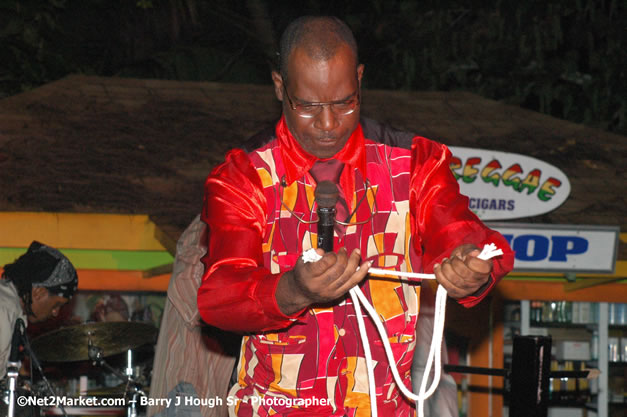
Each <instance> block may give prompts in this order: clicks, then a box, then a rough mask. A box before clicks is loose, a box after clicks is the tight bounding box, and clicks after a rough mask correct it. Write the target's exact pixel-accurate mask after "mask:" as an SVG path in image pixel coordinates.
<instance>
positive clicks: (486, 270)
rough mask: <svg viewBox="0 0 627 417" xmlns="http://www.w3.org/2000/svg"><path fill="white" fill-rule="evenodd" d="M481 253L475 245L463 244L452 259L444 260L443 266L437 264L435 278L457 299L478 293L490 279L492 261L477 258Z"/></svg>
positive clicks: (452, 253) (453, 254)
mask: <svg viewBox="0 0 627 417" xmlns="http://www.w3.org/2000/svg"><path fill="white" fill-rule="evenodd" d="M479 253H481V251H480V250H479V248H477V247H476V246H475V245H471V244H463V245H460V246H458V247H456V248H455V249H454V250H453V252H451V257H450V258H444V259H443V260H442V263H441V264H435V266H434V267H433V272H434V273H435V278H436V280H437V281H438V283H439V284H440V285H442V286H443V287H444V288H445V289H446V291H447V292H448V295H450V296H451V297H453V298H455V299H460V298H464V297H467V296H469V295H472V294H474V293H476V292H477V291H478V290H479V289H480V288H481V287H483V286H484V285H485V284H486V283H487V282H488V280H489V279H490V273H491V272H492V261H491V260H487V261H484V260H482V259H479V258H477V255H479Z"/></svg>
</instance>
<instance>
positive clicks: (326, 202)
mask: <svg viewBox="0 0 627 417" xmlns="http://www.w3.org/2000/svg"><path fill="white" fill-rule="evenodd" d="M339 196H340V192H339V190H338V189H337V184H334V183H333V182H331V181H320V182H319V183H318V185H317V186H316V189H315V191H314V197H315V199H316V202H317V203H318V207H324V208H334V207H335V204H337V199H338V197H339Z"/></svg>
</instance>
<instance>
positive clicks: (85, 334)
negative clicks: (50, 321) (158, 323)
mask: <svg viewBox="0 0 627 417" xmlns="http://www.w3.org/2000/svg"><path fill="white" fill-rule="evenodd" d="M157 333H158V330H157V329H156V328H155V327H154V326H153V325H151V324H147V323H142V322H122V321H120V322H93V323H86V324H78V325H73V326H68V327H62V328H59V329H57V330H53V331H51V332H49V333H46V334H43V335H41V336H39V337H37V338H35V339H34V340H33V341H32V342H30V343H28V341H26V343H24V347H25V350H26V351H27V353H29V355H30V360H31V363H32V364H33V366H34V367H36V368H37V369H38V370H39V373H40V374H41V376H42V379H41V381H39V382H38V383H35V384H24V381H22V383H21V384H18V386H19V388H18V389H16V390H13V392H12V398H14V399H18V398H19V397H20V396H25V395H26V396H30V397H31V398H33V399H37V398H39V399H40V401H38V402H37V401H34V400H32V401H30V402H28V403H27V404H28V405H29V406H28V407H23V406H22V404H18V405H17V406H15V404H14V405H13V406H11V402H10V400H9V397H10V396H9V392H8V391H7V389H6V387H0V388H1V389H2V392H4V393H5V395H3V397H5V398H4V401H2V399H0V417H2V415H5V414H7V413H6V411H5V409H8V410H9V411H11V410H14V413H15V415H9V414H7V415H8V417H22V416H25V415H27V416H29V417H31V416H53V415H64V416H68V415H79V416H110V415H125V414H126V415H127V417H135V416H137V413H138V405H139V403H140V401H139V400H140V397H142V396H144V397H145V396H147V394H146V391H147V388H146V387H145V386H144V385H145V384H146V380H147V378H145V376H144V375H142V372H141V370H140V369H141V367H139V366H136V364H135V361H136V352H137V350H138V349H142V348H143V347H144V346H152V345H154V343H155V341H156V336H157ZM123 354H126V361H125V362H126V364H125V365H126V367H125V369H124V370H123V371H121V370H119V369H116V367H114V366H111V365H110V364H109V363H108V362H107V361H105V358H111V359H114V360H116V358H112V357H116V356H119V357H121V356H122V355H123ZM119 357H118V358H117V359H119ZM40 361H42V362H45V363H46V364H48V363H53V362H54V363H60V364H59V365H63V366H64V365H70V366H72V364H71V362H81V361H83V362H84V361H89V362H91V366H88V367H90V368H92V369H97V370H100V371H101V372H103V373H106V374H107V375H108V376H109V377H111V376H113V378H114V380H115V379H118V380H119V384H118V385H115V386H112V387H109V386H106V387H102V388H96V389H91V390H88V389H87V388H88V386H87V376H81V377H80V388H79V392H78V396H76V394H77V393H75V392H69V391H70V390H67V389H66V390H59V389H58V387H57V389H55V388H53V386H52V384H51V383H50V382H49V381H48V379H47V378H46V376H45V375H44V372H43V370H42V368H41V365H40V363H39V362H40ZM66 362H67V363H68V364H64V363H66ZM74 367H75V368H81V367H80V366H74ZM82 368H84V367H82ZM20 378H21V377H20ZM25 387H26V388H25ZM58 391H60V392H58ZM61 394H63V395H61ZM66 394H68V395H69V397H68V395H66ZM81 397H82V398H81ZM86 397H89V398H91V402H90V403H89V404H87V405H85V401H84V398H86ZM79 399H80V401H79ZM98 399H107V400H106V401H99V400H98ZM113 399H115V400H116V401H114V400H113ZM43 400H46V401H43ZM18 403H19V402H18ZM35 403H37V406H36V407H33V406H32V405H33V404H35ZM42 403H45V404H42ZM94 404H96V405H94ZM105 404H106V405H105ZM112 404H113V405H112Z"/></svg>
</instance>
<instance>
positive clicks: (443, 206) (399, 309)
mask: <svg viewBox="0 0 627 417" xmlns="http://www.w3.org/2000/svg"><path fill="white" fill-rule="evenodd" d="M362 124H363V123H362ZM362 124H360V125H359V126H358V127H357V128H356V129H355V131H354V132H353V134H352V135H351V137H350V138H349V140H348V142H347V144H346V146H345V147H344V148H343V150H342V151H340V152H339V153H338V154H337V155H336V156H335V158H336V159H339V160H341V161H342V162H344V163H345V164H346V168H345V169H344V170H343V171H342V175H341V177H340V186H341V188H342V192H343V195H344V196H347V197H348V198H347V199H346V200H347V201H346V202H347V204H348V206H349V213H352V218H351V223H353V224H352V225H349V226H348V227H347V228H346V231H345V234H343V235H342V236H338V235H337V234H336V236H335V245H334V247H336V248H339V247H341V246H345V247H346V248H347V249H348V251H349V252H350V251H351V250H352V249H354V248H360V249H361V253H362V257H363V258H364V259H370V260H372V261H373V262H374V265H373V266H375V267H380V268H387V269H395V270H401V271H416V272H422V271H424V272H432V270H433V265H434V264H435V263H436V262H440V261H441V259H442V258H443V257H445V256H449V254H450V253H451V251H452V250H453V249H454V248H455V247H457V246H459V245H460V244H463V243H474V244H475V245H477V246H479V247H481V246H483V244H485V243H491V242H493V243H495V244H496V245H497V246H498V247H499V248H501V249H503V251H504V252H505V254H504V255H503V256H501V257H499V258H495V259H494V268H493V273H492V279H491V281H490V284H489V288H487V289H486V290H484V291H483V292H482V293H481V294H480V295H478V296H471V297H466V298H465V299H462V300H459V302H460V303H461V304H463V305H465V306H468V307H469V306H472V305H475V304H477V303H478V302H479V301H480V300H481V299H482V298H483V297H485V295H486V294H487V293H488V292H489V290H490V288H491V287H492V286H494V284H495V283H496V282H497V281H498V280H499V279H500V278H501V277H502V276H504V275H505V274H506V273H507V272H509V271H510V270H511V268H512V266H513V253H512V251H511V249H510V248H509V246H508V244H507V242H506V241H505V239H503V237H502V236H501V235H500V234H499V233H497V232H495V231H493V230H491V229H489V228H487V227H486V226H485V225H483V223H481V221H479V219H478V218H477V217H476V216H475V215H474V214H473V213H472V212H470V211H469V209H468V199H467V198H466V197H464V196H462V195H460V194H459V186H458V184H457V182H456V180H455V178H454V176H453V174H452V172H451V170H450V168H449V163H450V157H451V154H450V152H449V151H448V149H447V148H446V147H445V146H444V145H441V144H438V143H436V142H433V141H430V140H428V139H425V138H421V137H409V136H407V135H406V134H401V133H398V132H394V131H391V130H389V129H385V128H383V127H381V126H378V125H372V122H370V121H369V122H368V123H367V125H368V126H367V127H368V129H367V131H368V132H367V134H366V135H364V129H363V128H362ZM373 126H374V127H375V128H373ZM371 138H374V140H373V139H371ZM409 143H411V149H407V148H404V147H402V146H399V145H404V146H405V147H409V146H408V145H409ZM315 162H316V158H315V157H313V156H311V155H309V154H307V153H306V152H305V151H304V150H302V148H301V147H300V146H299V144H298V142H297V141H296V140H295V139H294V138H293V136H292V135H291V134H290V132H289V130H288V129H287V126H286V124H285V120H284V119H281V120H280V121H279V123H278V124H277V125H276V128H275V132H274V135H272V136H270V137H268V138H267V140H266V141H265V143H264V144H262V145H260V146H259V147H257V148H255V149H254V150H252V151H251V152H249V153H246V152H244V151H243V150H233V151H231V152H229V153H228V154H227V156H226V161H225V162H224V163H223V164H221V165H220V166H218V167H217V168H215V169H214V170H213V172H212V173H211V174H210V175H209V177H208V178H207V181H206V184H205V198H204V206H203V211H202V219H203V220H204V221H205V222H206V223H207V224H208V226H209V242H208V248H209V250H208V254H207V256H206V257H205V259H204V263H205V266H206V270H205V274H204V276H203V282H202V284H201V287H200V289H199V292H198V308H199V311H200V314H201V316H202V317H203V319H204V320H205V321H206V322H207V323H209V324H212V325H214V326H216V327H220V328H222V329H225V330H231V331H238V332H248V333H249V334H248V335H247V336H245V337H244V340H243V343H242V351H241V356H240V363H239V374H238V384H236V385H235V386H234V387H233V389H232V391H231V395H232V396H233V398H236V399H237V402H236V404H235V405H234V406H233V408H234V411H235V412H236V413H237V415H240V416H257V415H259V416H265V415H273V414H275V413H278V414H284V415H285V414H289V415H290V416H297V415H307V416H312V415H320V416H330V415H349V416H357V415H361V413H369V409H370V400H369V397H368V385H367V376H366V373H365V360H364V353H363V348H362V346H361V342H360V339H359V333H358V330H357V324H356V318H355V311H354V307H353V305H352V302H351V300H350V298H347V299H345V300H342V301H341V302H340V303H338V305H336V306H333V307H325V308H309V309H306V310H304V311H302V312H299V313H298V314H295V315H294V316H286V315H284V314H283V313H282V312H281V311H280V310H279V308H278V306H277V303H276V299H275V297H274V293H275V291H276V286H277V283H278V281H279V279H280V277H281V275H282V274H283V273H284V272H285V271H288V270H290V269H292V268H293V266H294V264H295V263H296V260H297V259H298V257H299V256H300V255H301V254H302V252H303V251H305V250H307V249H309V248H311V247H315V242H316V223H315V221H314V220H315V217H316V215H315V202H314V198H313V190H314V189H315V180H314V179H313V178H312V177H311V175H310V174H309V172H308V171H309V169H310V168H311V167H312V166H313V164H314V163H315ZM360 286H361V288H362V291H363V292H364V293H365V294H366V296H367V297H368V298H369V300H370V302H371V303H372V304H373V306H374V307H375V309H376V310H377V312H378V313H379V315H380V316H381V318H382V320H383V322H384V326H385V328H386V330H387V333H388V338H389V341H390V342H391V344H392V348H393V351H394V358H395V361H396V363H397V365H398V368H399V372H400V374H401V375H402V376H403V378H404V379H405V383H406V384H407V385H408V386H409V387H411V383H410V379H409V378H410V367H411V358H412V355H413V350H414V347H415V344H416V340H415V325H416V319H417V316H418V311H419V305H418V304H419V303H418V299H419V297H418V296H419V292H420V285H419V284H416V283H411V282H407V281H400V280H390V279H377V278H375V277H370V278H369V279H366V280H364V281H363V283H362V284H361V285H360ZM366 327H367V328H366V330H367V334H368V336H369V339H370V340H372V341H373V343H371V346H372V355H373V359H374V360H375V361H376V363H377V365H376V367H375V380H376V386H377V387H378V388H377V404H378V407H379V410H380V411H379V412H380V413H381V415H386V416H388V415H389V416H392V415H395V416H405V415H407V416H409V415H413V414H414V409H413V404H412V403H411V402H409V401H407V400H406V399H405V398H404V397H403V396H402V394H400V392H399V390H398V389H396V388H395V383H394V382H393V380H392V375H391V372H390V370H389V366H388V364H387V359H386V358H385V354H384V352H383V350H382V347H381V340H380V336H379V335H378V333H377V332H376V329H375V328H374V325H373V324H372V323H371V322H370V320H369V319H366ZM260 399H263V400H267V401H262V400H260ZM278 399H281V400H280V401H279V400H278Z"/></svg>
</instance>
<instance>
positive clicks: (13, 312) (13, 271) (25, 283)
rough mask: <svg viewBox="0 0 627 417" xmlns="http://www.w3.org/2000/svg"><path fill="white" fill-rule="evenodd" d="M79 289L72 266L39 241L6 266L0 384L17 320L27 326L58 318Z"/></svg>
mask: <svg viewBox="0 0 627 417" xmlns="http://www.w3.org/2000/svg"><path fill="white" fill-rule="evenodd" d="M77 287H78V275H77V274H76V270H75V269H74V266H73V265H72V263H71V262H70V261H69V260H68V259H67V258H66V257H65V256H64V255H63V254H62V253H61V252H59V251H58V250H56V249H54V248H51V247H49V246H46V245H44V244H42V243H39V242H37V241H33V242H32V243H31V244H30V246H29V248H28V250H27V251H26V253H24V254H23V255H22V256H20V257H19V258H18V259H17V260H16V261H15V262H13V263H12V264H8V265H5V266H4V272H3V273H2V279H0V380H2V379H3V378H4V377H5V375H6V372H7V361H8V358H9V355H10V353H11V339H12V337H13V330H14V328H15V322H16V320H17V319H18V318H21V319H22V320H23V321H24V325H26V324H27V323H28V322H30V323H41V322H43V321H46V320H48V319H50V318H52V317H56V316H57V315H58V314H59V310H60V309H61V307H62V306H63V305H65V304H66V303H67V302H68V301H69V299H70V298H72V296H73V295H74V292H75V291H76V288H77Z"/></svg>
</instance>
